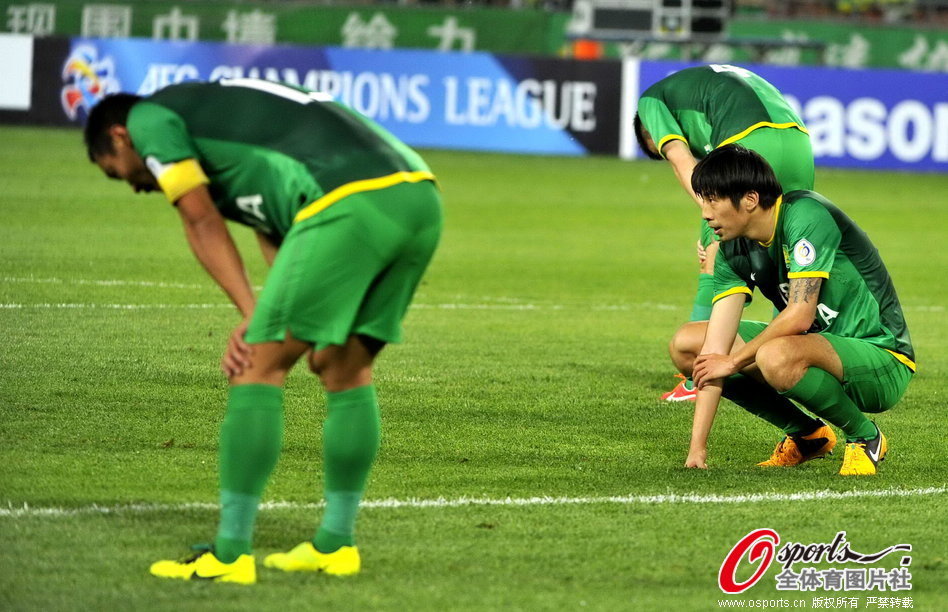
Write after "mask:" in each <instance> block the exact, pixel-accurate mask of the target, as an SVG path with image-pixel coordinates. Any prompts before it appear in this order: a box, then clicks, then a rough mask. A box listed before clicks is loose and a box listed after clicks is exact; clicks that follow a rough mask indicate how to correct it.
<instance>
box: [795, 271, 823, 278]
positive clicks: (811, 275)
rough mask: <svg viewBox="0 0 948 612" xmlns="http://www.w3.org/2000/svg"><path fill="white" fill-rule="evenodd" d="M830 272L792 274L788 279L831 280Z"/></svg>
mask: <svg viewBox="0 0 948 612" xmlns="http://www.w3.org/2000/svg"><path fill="white" fill-rule="evenodd" d="M829 277H830V273H829V272H790V273H788V274H787V278H829Z"/></svg>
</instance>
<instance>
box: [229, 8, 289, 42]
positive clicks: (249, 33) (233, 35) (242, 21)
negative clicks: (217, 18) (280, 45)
mask: <svg viewBox="0 0 948 612" xmlns="http://www.w3.org/2000/svg"><path fill="white" fill-rule="evenodd" d="M221 29H222V30H224V32H225V33H226V34H227V42H231V43H249V44H255V45H272V44H273V43H275V42H276V31H277V26H276V15H274V14H272V13H264V12H263V11H261V10H259V9H254V10H252V11H250V12H247V13H238V12H237V11H227V18H226V19H225V20H224V24H223V25H222V26H221Z"/></svg>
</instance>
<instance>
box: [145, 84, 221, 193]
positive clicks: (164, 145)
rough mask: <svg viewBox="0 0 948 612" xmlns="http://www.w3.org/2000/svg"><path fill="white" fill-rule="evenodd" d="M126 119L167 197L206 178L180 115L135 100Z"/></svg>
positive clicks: (204, 180) (147, 164)
mask: <svg viewBox="0 0 948 612" xmlns="http://www.w3.org/2000/svg"><path fill="white" fill-rule="evenodd" d="M127 123H128V126H127V127H128V133H129V135H130V136H131V138H132V144H133V146H134V147H135V150H136V151H137V152H138V154H139V155H141V156H142V159H144V160H145V165H146V166H147V167H148V170H149V171H150V172H151V173H152V174H153V175H154V176H155V179H157V180H158V185H159V186H160V187H161V190H162V191H163V192H164V193H165V195H166V196H167V198H168V200H170V201H171V202H176V201H177V200H178V199H179V198H180V197H181V196H183V195H184V194H185V193H187V192H189V191H191V190H192V189H194V188H195V187H197V186H198V185H202V184H207V183H208V182H209V180H208V178H207V175H206V174H205V173H204V170H203V169H202V168H201V166H200V164H199V162H198V161H197V158H198V152H197V148H196V147H195V145H194V141H193V140H192V138H191V135H190V134H189V133H188V129H187V126H186V125H185V123H184V120H183V119H182V118H181V116H180V115H178V114H177V113H175V112H174V111H172V110H170V109H168V108H166V107H164V106H161V105H158V104H151V103H148V102H139V103H138V104H136V105H135V106H133V107H132V110H131V112H130V113H129V116H128V122H127Z"/></svg>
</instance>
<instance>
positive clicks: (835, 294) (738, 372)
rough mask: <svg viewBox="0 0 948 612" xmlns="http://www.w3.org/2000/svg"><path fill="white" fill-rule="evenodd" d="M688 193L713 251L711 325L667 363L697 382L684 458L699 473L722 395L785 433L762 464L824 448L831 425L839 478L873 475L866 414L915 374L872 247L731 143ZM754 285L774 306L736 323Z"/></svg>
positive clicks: (877, 453) (681, 338) (882, 450)
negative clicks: (766, 315) (841, 448)
mask: <svg viewBox="0 0 948 612" xmlns="http://www.w3.org/2000/svg"><path fill="white" fill-rule="evenodd" d="M692 187H693V188H694V191H695V193H696V194H697V195H698V196H699V197H700V198H701V201H702V204H701V208H702V215H703V216H704V218H705V219H706V220H707V221H708V223H709V225H710V226H711V228H712V229H713V230H714V232H715V234H716V235H717V236H718V237H719V238H720V239H721V250H720V252H719V254H718V257H717V260H716V261H715V267H714V302H713V308H712V313H711V319H710V321H706V322H705V321H701V322H691V323H688V324H686V325H684V326H683V327H682V328H681V329H679V331H678V333H677V334H676V335H675V337H674V339H673V340H672V342H671V345H670V352H671V356H672V360H673V361H674V362H675V365H676V366H677V367H678V368H679V370H680V371H681V372H682V373H683V374H685V375H690V376H693V379H694V381H695V384H696V385H697V388H698V397H697V403H696V405H695V416H694V424H693V426H692V433H691V448H690V450H689V453H688V459H687V460H686V462H685V466H686V467H695V468H706V467H707V465H706V463H705V461H706V457H707V440H708V434H709V432H710V430H711V424H712V422H713V420H714V415H715V413H716V411H717V407H718V404H719V402H720V399H721V396H722V395H723V396H724V397H726V398H728V399H730V400H731V401H733V402H734V403H736V404H738V405H739V406H741V407H743V408H744V409H746V410H747V411H748V412H750V413H752V414H754V415H756V416H758V417H760V418H762V419H764V420H765V421H767V422H768V423H771V424H773V425H774V426H775V427H778V428H780V429H781V430H783V432H784V433H785V434H786V437H785V438H784V440H783V441H782V442H780V443H779V444H778V445H777V448H776V449H775V450H774V452H773V455H772V456H771V457H770V459H768V460H766V461H764V462H762V463H760V464H759V465H762V466H795V465H799V464H801V463H803V462H804V461H808V460H810V459H815V458H817V457H822V456H824V455H827V454H829V453H830V452H831V451H832V450H833V447H834V445H835V443H836V435H835V433H834V432H833V429H832V428H830V427H829V425H827V423H829V424H831V425H834V426H836V427H838V428H839V429H841V430H842V432H843V434H844V435H845V437H846V453H845V457H844V459H843V465H842V468H841V469H840V472H839V473H840V474H842V475H845V476H854V475H869V474H875V473H876V469H877V465H878V463H879V462H880V461H882V459H883V458H884V457H885V454H886V439H885V436H884V435H883V434H882V432H881V431H880V430H879V428H878V427H877V426H876V425H875V423H873V422H872V421H870V420H869V419H868V418H867V417H866V415H865V414H864V413H877V412H883V411H885V410H888V409H889V408H891V407H892V406H894V405H895V404H896V402H898V400H899V398H901V397H902V394H903V393H904V392H905V389H906V387H907V386H908V383H909V380H911V378H912V375H913V373H914V371H915V356H914V351H913V349H912V343H911V339H910V338H909V332H908V328H907V327H906V324H905V319H904V317H903V315H902V307H901V305H900V304H899V300H898V297H897V296H896V293H895V287H894V286H893V284H892V279H891V278H890V277H889V273H888V272H887V270H886V268H885V265H884V264H883V262H882V259H881V258H880V256H879V252H878V251H877V250H876V248H875V247H874V246H873V245H872V243H871V242H870V240H869V237H868V236H867V235H866V234H865V232H863V231H862V230H861V229H860V228H859V227H858V226H857V225H856V224H855V223H854V222H853V221H852V220H851V219H850V218H849V217H847V216H846V215H845V214H844V213H843V212H842V211H840V210H839V209H838V208H837V207H836V206H834V205H833V204H832V203H831V202H829V201H828V200H827V199H826V198H824V197H823V196H821V195H820V194H818V193H815V192H813V191H804V190H800V191H791V192H789V193H786V194H782V190H781V187H780V184H779V183H778V181H777V179H776V177H775V175H774V173H773V170H772V169H771V168H770V166H769V165H768V164H767V162H766V161H765V160H764V159H763V158H762V157H761V156H760V155H758V154H757V153H755V152H754V151H750V150H748V149H745V148H743V147H741V146H739V145H728V146H725V147H721V148H719V149H717V150H715V151H713V152H712V153H710V154H709V155H708V156H707V157H706V158H705V159H703V160H702V161H701V162H699V163H698V165H697V166H696V168H695V171H694V174H693V176H692ZM755 287H756V288H757V289H758V290H760V292H761V293H762V294H763V295H764V296H765V297H767V298H768V299H769V300H770V301H771V302H773V304H774V305H775V306H776V307H777V309H778V310H779V311H780V313H779V314H778V315H777V316H776V317H775V318H774V319H773V321H771V322H770V323H761V322H754V321H742V320H741V313H742V311H743V308H744V304H745V301H749V300H750V299H751V296H752V293H753V289H754V288H755ZM790 400H794V401H795V402H797V403H798V404H800V405H801V406H803V407H804V408H806V410H808V411H809V412H812V413H813V414H815V415H816V416H817V417H819V418H813V417H811V416H810V415H808V414H807V413H806V412H804V411H803V410H801V409H800V408H798V407H797V406H796V405H794V403H793V402H791V401H790Z"/></svg>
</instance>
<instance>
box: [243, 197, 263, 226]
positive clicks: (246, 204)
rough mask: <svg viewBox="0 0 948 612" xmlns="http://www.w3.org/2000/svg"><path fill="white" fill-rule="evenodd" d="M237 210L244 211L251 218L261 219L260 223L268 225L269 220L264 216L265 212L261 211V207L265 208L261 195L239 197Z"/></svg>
mask: <svg viewBox="0 0 948 612" xmlns="http://www.w3.org/2000/svg"><path fill="white" fill-rule="evenodd" d="M236 201H237V208H239V209H240V210H242V211H244V212H245V213H247V214H248V215H250V216H251V217H254V218H255V219H259V220H260V221H262V222H264V223H266V222H267V218H266V217H265V216H263V211H262V210H260V207H261V206H263V196H262V195H260V194H259V193H256V194H254V195H249V196H238V197H237V200H236Z"/></svg>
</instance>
